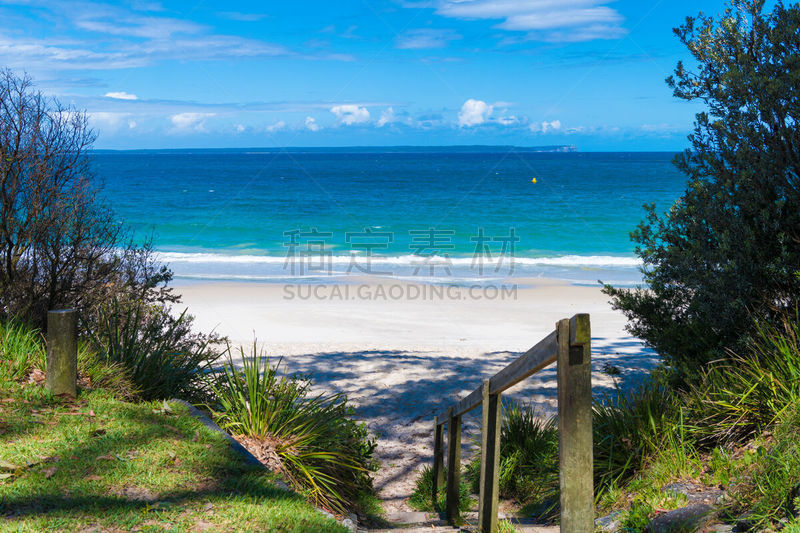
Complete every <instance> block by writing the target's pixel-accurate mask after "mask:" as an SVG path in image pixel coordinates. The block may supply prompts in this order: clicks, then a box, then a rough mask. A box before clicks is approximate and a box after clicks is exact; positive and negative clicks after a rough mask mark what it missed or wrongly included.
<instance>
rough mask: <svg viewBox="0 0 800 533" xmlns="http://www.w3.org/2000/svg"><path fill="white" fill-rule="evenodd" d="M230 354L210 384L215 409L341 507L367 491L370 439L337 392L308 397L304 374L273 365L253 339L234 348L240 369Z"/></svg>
mask: <svg viewBox="0 0 800 533" xmlns="http://www.w3.org/2000/svg"><path fill="white" fill-rule="evenodd" d="M227 354H228V361H227V362H226V363H225V364H224V365H223V368H222V371H221V373H220V375H219V376H217V377H216V379H213V380H209V387H210V389H211V390H212V391H213V393H214V395H215V397H216V402H217V403H216V405H211V406H210V407H211V409H212V412H213V414H214V417H215V419H216V420H217V421H218V422H219V424H220V425H221V426H222V427H223V428H225V429H226V430H228V431H230V432H231V433H233V434H240V435H247V436H250V437H256V438H259V439H266V440H268V441H269V442H270V443H271V444H272V445H273V447H274V449H275V452H276V453H277V454H278V456H279V457H280V458H281V461H282V463H283V467H284V469H285V471H286V472H287V474H288V475H289V477H290V478H291V480H292V481H293V482H294V483H295V484H296V485H297V486H298V487H300V488H302V489H304V490H305V491H306V492H307V494H308V496H309V498H310V499H311V500H312V501H314V502H315V503H317V504H319V505H323V506H325V507H327V508H329V509H331V510H335V511H344V510H345V509H346V508H348V507H351V506H353V505H355V504H356V503H357V501H358V497H359V495H360V494H361V493H362V492H364V491H369V490H371V480H370V475H369V474H370V472H371V471H374V470H375V469H376V464H375V463H374V461H373V460H372V454H373V452H374V449H375V443H374V441H373V440H372V439H371V438H370V436H369V433H368V430H367V428H366V426H365V425H364V424H358V423H356V422H355V421H353V420H352V414H353V411H352V408H351V407H349V406H348V405H347V398H346V397H345V396H344V395H342V394H329V395H324V394H320V395H317V396H312V395H311V391H310V387H311V381H310V380H309V379H308V378H304V377H298V376H289V375H287V374H286V372H285V370H282V369H281V367H280V361H279V362H278V364H276V365H271V364H270V360H269V358H268V357H266V356H265V355H264V353H263V351H259V350H258V347H257V346H256V344H255V343H253V346H252V350H251V352H250V353H249V354H248V353H246V352H245V350H244V348H239V354H240V356H241V368H239V367H237V365H236V364H235V363H234V361H233V357H232V355H231V350H228V352H227Z"/></svg>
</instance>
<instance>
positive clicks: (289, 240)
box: [93, 148, 685, 284]
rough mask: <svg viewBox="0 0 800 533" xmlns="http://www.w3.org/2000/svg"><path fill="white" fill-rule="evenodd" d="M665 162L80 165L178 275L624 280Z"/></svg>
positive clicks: (309, 160) (506, 154)
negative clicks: (634, 234)
mask: <svg viewBox="0 0 800 533" xmlns="http://www.w3.org/2000/svg"><path fill="white" fill-rule="evenodd" d="M672 157H673V154H671V153H535V152H526V151H524V150H520V149H510V148H494V149H491V148H474V149H448V148H441V149H423V150H415V149H400V148H398V149H364V150H357V149H315V150H291V151H286V150H283V151H266V150H249V151H248V150H241V151H230V150H225V151H177V152H176V151H147V152H98V153H95V154H94V155H93V159H94V161H93V164H94V170H95V173H96V174H97V176H98V178H100V179H101V180H102V181H103V182H104V195H105V196H106V198H107V200H108V201H109V202H110V203H111V205H112V206H113V208H114V209H115V212H116V213H117V215H118V216H119V218H120V220H121V221H124V222H125V223H126V224H128V225H129V226H130V227H132V228H133V229H134V230H135V231H136V234H137V235H138V236H144V235H149V234H151V233H152V235H153V237H154V244H155V247H156V249H157V250H158V251H159V253H160V254H161V258H162V259H163V260H165V261H167V262H169V263H170V264H171V265H172V268H173V269H174V271H175V273H176V275H177V276H178V277H179V278H185V279H250V280H261V281H285V280H286V279H302V280H307V281H309V282H316V281H320V280H326V281H329V280H338V279H346V278H347V276H348V274H349V275H353V274H362V273H376V272H380V273H382V274H381V275H385V276H392V277H399V278H407V277H419V278H421V279H430V280H433V281H445V282H459V281H470V280H473V281H474V280H479V279H480V280H488V281H491V280H496V279H503V278H507V277H509V276H511V277H528V276H541V277H551V278H559V279H566V280H570V281H572V282H576V283H593V282H595V281H596V280H597V279H598V278H600V279H603V280H604V281H609V282H613V283H618V284H631V283H635V282H637V281H638V280H639V279H640V276H639V274H638V267H637V265H638V262H637V259H636V257H635V256H634V254H633V244H632V243H631V241H630V239H629V237H628V235H629V233H630V231H631V230H633V229H634V228H635V227H636V224H637V223H638V222H639V221H640V220H641V219H642V217H643V215H644V210H643V208H642V205H643V204H644V203H645V202H655V203H656V205H657V206H658V208H659V209H662V210H665V209H667V208H669V206H670V205H671V204H672V203H673V202H674V201H675V200H676V199H677V198H678V197H679V196H680V195H681V193H682V191H683V189H684V183H685V177H684V176H683V175H682V174H680V173H679V172H678V171H677V170H676V169H675V168H674V166H673V165H672V163H671V159H672ZM534 178H535V179H536V183H532V180H533V179H534ZM481 228H482V231H483V232H482V233H481ZM368 232H371V234H368ZM348 234H349V235H348ZM358 234H361V235H358ZM512 244H513V248H512ZM504 246H505V248H504ZM512 258H513V267H512V266H511V263H512ZM348 271H349V272H348Z"/></svg>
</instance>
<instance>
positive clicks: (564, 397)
mask: <svg viewBox="0 0 800 533" xmlns="http://www.w3.org/2000/svg"><path fill="white" fill-rule="evenodd" d="M554 362H558V378H557V379H558V419H559V424H558V441H559V480H560V482H559V488H560V493H561V530H562V531H567V532H569V533H584V532H585V533H590V532H591V531H593V529H594V488H593V479H592V412H591V401H592V396H591V395H592V383H591V325H590V321H589V315H588V314H578V315H575V316H573V317H572V318H570V319H563V320H559V321H558V322H557V323H556V328H555V331H553V332H551V333H550V334H549V335H547V336H546V337H545V338H544V339H542V340H541V341H539V342H538V343H536V345H535V346H533V347H532V348H531V349H530V350H528V351H527V352H525V353H524V354H523V355H521V356H520V357H518V358H517V359H515V360H514V361H512V362H511V363H510V364H509V365H507V366H506V367H505V368H503V369H502V370H501V371H500V372H498V373H497V374H495V375H494V376H492V377H491V378H489V379H485V380H484V381H483V383H482V384H481V386H480V387H478V388H477V389H475V390H474V391H472V392H471V393H469V394H468V395H467V396H465V397H464V398H462V399H461V400H459V401H458V402H456V403H455V404H454V405H452V406H450V407H448V408H447V409H445V410H443V411H441V412H440V413H439V414H438V415H437V416H436V417H434V419H433V420H434V421H433V426H434V447H433V455H434V462H433V479H434V482H433V490H432V494H431V496H432V498H433V499H432V501H433V502H434V505H435V503H436V501H437V495H438V491H439V490H440V489H441V488H442V486H443V485H446V489H447V491H446V494H447V505H446V517H447V520H448V521H449V522H450V523H451V524H453V525H455V524H456V523H457V522H458V521H459V511H458V497H459V490H458V486H459V484H460V472H461V417H462V415H464V414H465V413H468V412H469V411H471V410H473V409H475V408H476V407H478V406H482V410H483V420H482V430H481V473H480V499H479V504H480V507H479V512H478V526H479V527H480V529H481V531H484V532H485V533H494V532H496V531H497V527H498V526H497V504H498V475H499V472H498V471H499V461H500V451H499V448H500V425H501V420H500V419H501V405H502V402H501V398H500V396H501V394H502V393H503V392H505V391H506V390H508V389H509V388H511V387H513V386H514V385H516V384H518V383H519V382H521V381H523V380H524V379H526V378H528V377H530V376H532V375H533V374H535V373H537V372H539V371H540V370H542V369H543V368H545V367H546V366H548V365H550V364H552V363H554ZM445 424H447V425H448V435H449V437H448V454H447V455H448V461H447V466H448V471H447V476H446V477H447V480H446V481H445V479H444V478H445V476H444V475H443V469H444V425H445Z"/></svg>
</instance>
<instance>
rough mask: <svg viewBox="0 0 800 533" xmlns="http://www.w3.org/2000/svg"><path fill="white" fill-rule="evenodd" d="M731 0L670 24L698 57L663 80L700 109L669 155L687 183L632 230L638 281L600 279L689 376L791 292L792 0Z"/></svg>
mask: <svg viewBox="0 0 800 533" xmlns="http://www.w3.org/2000/svg"><path fill="white" fill-rule="evenodd" d="M731 4H732V7H731V8H730V9H729V10H727V11H726V12H725V13H724V14H723V15H722V17H720V18H719V20H715V19H713V18H711V17H707V16H703V15H700V16H699V17H697V18H687V20H686V23H685V24H684V25H683V26H681V27H680V28H677V29H676V30H675V32H676V34H677V35H678V37H679V38H680V40H681V41H682V42H683V44H684V45H686V47H687V48H688V50H689V51H690V52H691V54H692V55H693V56H694V60H695V61H696V65H697V68H696V70H695V71H694V72H693V71H690V70H687V69H686V68H685V67H684V65H683V64H681V63H679V64H678V65H677V68H676V70H675V75H674V77H670V78H669V79H668V84H669V85H670V86H671V87H672V88H673V90H674V94H675V96H676V97H678V98H682V99H685V100H689V101H699V102H701V103H703V104H705V105H706V106H707V109H708V110H707V111H704V112H701V113H699V114H697V116H696V121H695V128H694V132H693V133H692V134H691V135H690V137H689V140H690V142H691V149H689V150H686V152H685V153H683V154H682V155H680V156H678V157H677V158H676V164H677V166H678V168H679V169H680V170H682V171H683V172H684V173H686V175H687V176H688V178H689V180H688V182H687V189H686V192H685V193H684V195H683V196H682V197H681V198H680V199H679V200H678V201H677V202H676V203H675V204H674V205H673V206H672V207H671V208H670V209H669V211H668V212H667V213H666V214H664V215H659V214H658V213H657V212H656V209H655V206H653V205H651V206H646V207H647V210H648V213H647V218H646V221H644V222H642V223H641V224H640V225H639V228H638V229H637V230H636V231H635V232H634V233H633V234H632V238H633V239H634V240H635V241H636V243H637V254H638V255H639V256H640V257H641V258H642V260H643V262H644V269H643V272H644V278H645V281H646V283H647V288H640V289H619V288H614V287H611V286H606V287H605V289H604V290H605V291H606V292H607V294H609V295H611V297H612V299H613V303H614V305H615V307H616V308H619V309H621V310H622V311H623V312H624V313H625V314H626V315H627V317H628V318H629V319H630V321H631V322H630V325H629V329H630V331H631V332H632V333H633V334H634V335H636V336H638V337H641V338H643V339H645V340H646V341H647V342H648V343H649V344H650V345H651V346H653V347H654V348H655V349H656V351H658V353H659V354H661V355H662V356H664V357H665V358H666V359H667V361H668V362H669V363H670V364H671V365H672V366H674V367H675V368H676V369H677V370H678V371H679V372H681V374H683V375H684V377H686V378H688V379H689V380H691V378H692V377H693V376H694V375H695V374H696V372H697V371H698V370H699V368H700V366H701V365H703V364H705V363H707V362H709V361H712V360H715V359H718V358H720V357H727V356H728V352H727V351H726V350H727V349H731V348H735V349H739V348H740V347H741V344H740V343H741V342H742V341H743V340H745V339H746V338H747V337H748V336H749V335H751V334H753V333H754V332H753V330H752V321H751V320H750V319H749V318H750V316H753V315H754V316H756V317H758V318H761V319H763V318H767V319H768V318H770V317H773V316H774V312H775V309H776V308H777V309H778V310H780V309H781V308H784V307H785V305H786V303H787V302H788V301H789V300H790V299H791V298H792V297H794V296H795V295H797V293H798V291H800V278H798V277H797V275H796V273H797V272H798V270H800V188H799V187H798V183H797V161H798V158H799V157H800V152H799V151H798V150H800V129H798V127H797V125H798V123H799V122H800V76H798V73H800V63H798V62H797V60H796V54H795V53H794V51H796V50H797V49H798V47H800V33H798V32H797V27H798V24H800V6H798V5H791V6H788V7H785V6H784V5H783V4H782V3H780V2H778V3H776V5H775V6H774V8H773V10H772V12H771V13H767V14H764V13H761V10H762V8H763V6H764V2H763V1H759V0H750V1H741V2H738V1H737V2H731Z"/></svg>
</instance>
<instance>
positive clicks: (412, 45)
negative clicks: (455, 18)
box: [395, 28, 461, 50]
mask: <svg viewBox="0 0 800 533" xmlns="http://www.w3.org/2000/svg"><path fill="white" fill-rule="evenodd" d="M456 39H461V35H459V34H457V33H456V32H454V31H452V30H440V29H433V28H422V29H417V30H408V31H406V32H404V33H403V34H401V35H398V36H397V39H396V40H395V48H400V49H402V50H422V49H428V48H444V47H445V46H447V43H449V42H450V41H454V40H456Z"/></svg>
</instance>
